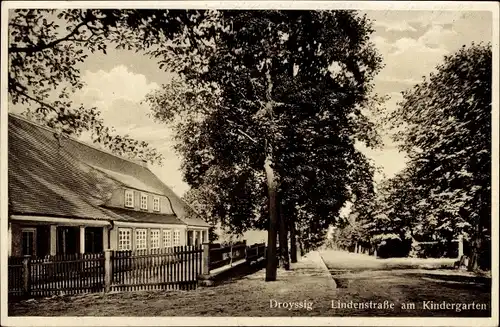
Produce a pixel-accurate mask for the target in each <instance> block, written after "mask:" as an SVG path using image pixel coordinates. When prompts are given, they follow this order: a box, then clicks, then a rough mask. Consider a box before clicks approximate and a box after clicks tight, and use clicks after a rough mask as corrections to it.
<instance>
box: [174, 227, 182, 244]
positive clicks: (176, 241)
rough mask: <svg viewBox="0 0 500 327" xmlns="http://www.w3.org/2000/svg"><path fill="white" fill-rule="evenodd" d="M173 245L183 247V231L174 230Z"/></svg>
mask: <svg viewBox="0 0 500 327" xmlns="http://www.w3.org/2000/svg"><path fill="white" fill-rule="evenodd" d="M172 245H173V246H179V245H181V231H180V230H178V229H174V232H173V237H172Z"/></svg>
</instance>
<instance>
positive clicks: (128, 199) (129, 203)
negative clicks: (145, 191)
mask: <svg viewBox="0 0 500 327" xmlns="http://www.w3.org/2000/svg"><path fill="white" fill-rule="evenodd" d="M125 206H126V207H129V208H133V207H134V191H132V190H126V191H125Z"/></svg>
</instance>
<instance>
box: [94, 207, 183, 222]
mask: <svg viewBox="0 0 500 327" xmlns="http://www.w3.org/2000/svg"><path fill="white" fill-rule="evenodd" d="M103 208H104V209H105V210H106V211H108V212H109V213H110V214H111V215H113V214H114V215H116V218H115V219H114V220H117V221H126V222H142V223H159V224H178V225H184V224H185V223H184V222H183V221H182V220H180V219H179V218H177V217H176V216H175V215H172V214H171V215H167V214H161V213H154V212H145V211H136V210H128V209H122V208H113V207H103Z"/></svg>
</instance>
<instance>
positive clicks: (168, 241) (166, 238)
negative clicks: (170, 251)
mask: <svg viewBox="0 0 500 327" xmlns="http://www.w3.org/2000/svg"><path fill="white" fill-rule="evenodd" d="M171 246H172V231H171V230H170V229H164V230H163V247H165V248H168V247H171Z"/></svg>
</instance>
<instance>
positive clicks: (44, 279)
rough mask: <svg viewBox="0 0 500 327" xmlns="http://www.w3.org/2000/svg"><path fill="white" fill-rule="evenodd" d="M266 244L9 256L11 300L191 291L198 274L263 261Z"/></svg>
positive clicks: (206, 245)
mask: <svg viewBox="0 0 500 327" xmlns="http://www.w3.org/2000/svg"><path fill="white" fill-rule="evenodd" d="M265 252H266V249H265V244H264V243H262V244H254V245H252V246H249V247H247V246H246V242H243V243H240V244H233V245H230V246H226V247H220V246H219V247H212V248H210V247H209V245H208V244H203V245H199V246H176V247H171V248H165V249H155V250H144V251H111V250H108V251H105V252H102V253H95V254H92V253H90V254H73V255H57V256H45V257H10V258H9V262H8V293H9V297H39V296H52V295H61V294H77V293H91V292H92V293H94V292H110V291H140V290H160V289H168V290H179V289H180V290H192V289H195V288H196V287H197V284H198V277H199V275H201V274H203V275H206V274H209V273H210V270H213V269H216V268H219V267H222V266H224V265H231V264H232V263H233V262H236V261H238V260H242V259H246V261H248V262H250V261H255V260H257V259H258V258H260V257H264V256H265Z"/></svg>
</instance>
